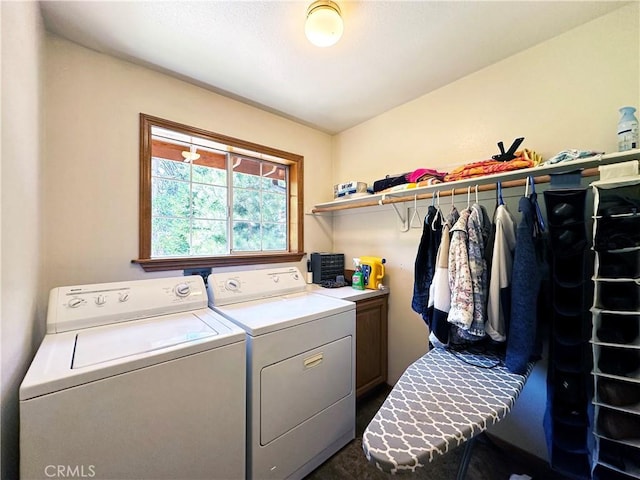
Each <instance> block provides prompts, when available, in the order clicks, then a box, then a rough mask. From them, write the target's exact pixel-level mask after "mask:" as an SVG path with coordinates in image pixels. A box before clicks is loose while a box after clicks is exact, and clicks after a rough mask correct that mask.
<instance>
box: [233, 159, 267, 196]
mask: <svg viewBox="0 0 640 480" xmlns="http://www.w3.org/2000/svg"><path fill="white" fill-rule="evenodd" d="M231 161H232V162H233V186H234V187H240V188H256V189H258V188H260V162H259V161H258V160H252V159H250V158H244V157H242V158H240V157H232V158H231Z"/></svg>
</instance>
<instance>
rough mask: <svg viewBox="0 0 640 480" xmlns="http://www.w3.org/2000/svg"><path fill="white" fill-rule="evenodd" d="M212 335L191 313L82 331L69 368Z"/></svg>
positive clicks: (213, 331)
mask: <svg viewBox="0 0 640 480" xmlns="http://www.w3.org/2000/svg"><path fill="white" fill-rule="evenodd" d="M215 335H218V332H217V331H216V330H214V329H213V328H211V327H210V326H209V325H207V324H206V323H204V322H203V321H202V320H201V319H200V318H198V317H197V316H196V315H194V314H193V313H186V314H183V315H172V316H169V317H166V318H161V319H159V318H154V319H151V320H146V321H139V322H131V323H129V324H124V325H121V326H119V327H118V328H115V329H105V330H101V329H98V328H95V329H89V330H81V331H79V332H78V335H77V337H76V347H75V351H74V354H73V362H72V364H71V368H82V367H88V366H91V365H95V364H97V363H102V362H108V361H109V360H115V359H117V358H123V357H128V356H130V355H136V354H139V353H145V352H152V351H154V350H159V349H162V348H166V347H170V346H172V345H178V344H180V343H186V342H191V341H194V340H200V339H202V338H207V337H213V336H215Z"/></svg>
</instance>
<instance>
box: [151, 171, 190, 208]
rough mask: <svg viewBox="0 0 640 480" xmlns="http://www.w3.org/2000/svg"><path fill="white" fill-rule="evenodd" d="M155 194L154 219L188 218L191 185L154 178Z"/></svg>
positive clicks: (153, 194) (153, 193) (153, 198)
mask: <svg viewBox="0 0 640 480" xmlns="http://www.w3.org/2000/svg"><path fill="white" fill-rule="evenodd" d="M151 182H152V187H153V192H152V194H151V195H152V200H153V209H152V215H153V216H154V217H187V216H189V214H190V208H189V183H188V182H179V181H174V180H163V179H161V178H153V179H152V180H151Z"/></svg>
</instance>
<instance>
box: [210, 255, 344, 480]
mask: <svg viewBox="0 0 640 480" xmlns="http://www.w3.org/2000/svg"><path fill="white" fill-rule="evenodd" d="M208 290H209V302H210V303H209V305H210V306H211V307H212V308H213V309H214V310H215V311H216V312H219V313H221V314H222V315H223V316H225V317H226V318H227V319H229V320H231V321H232V322H234V323H236V324H237V325H239V326H240V327H241V328H243V329H244V331H245V332H246V334H247V476H248V478H251V479H274V478H277V479H283V478H287V479H300V478H303V477H304V476H305V475H307V474H308V473H310V472H311V471H312V470H314V469H315V468H316V467H317V466H318V465H320V464H321V463H322V462H324V461H325V460H327V459H328V458H329V457H330V456H331V455H333V454H334V453H335V452H337V451H338V450H339V449H340V448H342V447H343V446H344V445H345V444H347V443H348V442H349V441H351V440H352V439H353V438H354V437H355V393H354V392H355V304H354V303H352V302H347V301H344V300H339V299H335V298H330V297H326V296H323V295H317V294H313V293H309V292H307V291H306V290H307V286H306V283H305V281H304V278H303V276H302V274H301V273H300V271H299V270H298V269H297V268H295V267H293V268H286V267H285V268H274V269H264V270H253V271H236V272H225V273H217V274H212V275H210V276H209V279H208Z"/></svg>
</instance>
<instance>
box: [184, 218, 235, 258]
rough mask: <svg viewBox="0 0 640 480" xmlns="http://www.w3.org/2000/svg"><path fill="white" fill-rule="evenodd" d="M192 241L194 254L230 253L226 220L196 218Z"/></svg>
mask: <svg viewBox="0 0 640 480" xmlns="http://www.w3.org/2000/svg"><path fill="white" fill-rule="evenodd" d="M191 242H192V243H191V253H192V254H193V255H222V254H226V253H229V248H228V246H227V222H226V220H222V221H211V220H194V222H193V232H192V236H191Z"/></svg>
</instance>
